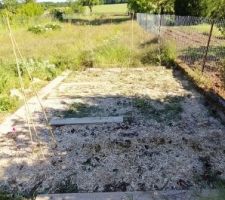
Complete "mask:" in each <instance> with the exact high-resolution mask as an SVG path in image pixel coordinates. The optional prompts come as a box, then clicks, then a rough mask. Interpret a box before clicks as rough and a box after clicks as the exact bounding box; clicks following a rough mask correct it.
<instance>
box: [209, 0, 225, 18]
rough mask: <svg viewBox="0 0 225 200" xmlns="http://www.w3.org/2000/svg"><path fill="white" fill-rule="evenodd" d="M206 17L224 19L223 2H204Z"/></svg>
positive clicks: (224, 2)
mask: <svg viewBox="0 0 225 200" xmlns="http://www.w3.org/2000/svg"><path fill="white" fill-rule="evenodd" d="M205 4H207V16H208V17H212V18H217V19H224V18H225V0H216V1H215V0H205Z"/></svg>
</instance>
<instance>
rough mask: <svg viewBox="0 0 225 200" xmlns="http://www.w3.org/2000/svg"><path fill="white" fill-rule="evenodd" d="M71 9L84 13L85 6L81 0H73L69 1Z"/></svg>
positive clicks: (74, 11)
mask: <svg viewBox="0 0 225 200" xmlns="http://www.w3.org/2000/svg"><path fill="white" fill-rule="evenodd" d="M69 5H70V8H71V10H72V11H73V13H84V10H85V7H84V6H83V5H82V2H81V1H80V0H79V1H72V2H70V3H69Z"/></svg>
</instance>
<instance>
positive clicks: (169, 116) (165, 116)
mask: <svg viewBox="0 0 225 200" xmlns="http://www.w3.org/2000/svg"><path fill="white" fill-rule="evenodd" d="M182 99H183V98H180V97H168V98H166V99H164V101H163V102H161V101H153V100H151V99H148V98H136V99H134V106H135V107H136V108H137V109H138V110H139V112H140V113H141V114H142V115H144V116H145V117H146V118H148V119H154V120H156V121H157V122H159V123H160V122H162V121H163V122H171V121H173V120H179V119H180V118H181V113H182V111H183V109H182V105H181V101H182Z"/></svg>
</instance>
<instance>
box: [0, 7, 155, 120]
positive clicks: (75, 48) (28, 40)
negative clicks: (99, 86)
mask: <svg viewBox="0 0 225 200" xmlns="http://www.w3.org/2000/svg"><path fill="white" fill-rule="evenodd" d="M117 6H121V7H123V6H124V5H121V4H120V5H115V7H117ZM100 7H101V6H100ZM109 7H110V6H109ZM115 10H116V9H115ZM112 17H113V18H114V19H115V20H116V21H115V22H110V23H109V21H103V22H102V17H101V16H96V15H95V16H91V17H90V16H89V17H88V18H89V20H94V21H95V22H98V21H101V23H100V24H98V23H97V24H96V25H94V24H93V25H85V24H84V25H80V24H70V23H59V22H57V24H59V25H60V27H61V30H59V31H46V32H43V33H40V34H35V33H32V32H29V31H28V28H29V27H30V26H33V25H42V26H45V25H46V24H51V23H54V24H55V22H52V21H51V19H50V18H46V19H43V18H42V17H41V19H38V20H34V19H33V20H32V19H31V20H30V21H29V23H28V24H26V25H24V24H23V25H19V24H13V26H12V29H13V33H14V36H15V38H16V40H17V43H18V46H19V47H20V50H21V52H22V54H23V56H24V58H25V59H26V63H24V65H26V66H27V67H28V68H29V69H30V70H31V71H32V75H33V77H35V78H38V79H41V80H42V81H49V80H51V79H53V78H54V77H56V76H57V75H58V74H59V73H60V72H61V71H63V70H65V69H71V70H80V69H84V68H88V67H142V66H146V65H149V64H151V63H154V62H152V61H151V60H145V62H142V59H141V58H142V56H143V55H144V53H145V52H146V51H147V49H148V48H149V46H151V45H152V44H148V45H145V46H141V43H146V44H147V43H148V41H149V40H151V39H153V37H152V36H150V35H146V34H144V32H143V30H142V29H141V28H140V27H139V25H138V24H137V23H136V22H134V27H133V31H134V38H133V40H132V37H131V35H132V23H131V20H130V19H129V17H125V16H112ZM105 18H106V19H107V17H105ZM105 18H104V19H105ZM81 19H82V20H86V19H87V17H83V18H81ZM104 19H103V20H104ZM0 43H1V45H0V72H1V73H0V76H2V77H1V79H0V105H2V108H1V110H0V115H3V113H4V116H5V114H7V112H11V111H13V110H15V109H16V108H17V107H18V105H20V103H18V104H17V103H13V101H14V100H13V99H11V98H10V97H9V95H10V90H11V89H13V88H19V87H20V86H19V81H18V75H17V71H16V65H15V58H14V55H13V52H12V45H11V43H10V39H9V37H8V31H7V29H6V27H5V28H3V29H1V31H0ZM132 43H133V47H134V48H133V49H132V48H131V47H132ZM156 48H157V45H153V46H152V47H151V49H152V50H153V51H154V49H156ZM50 66H54V67H53V68H51V67H50ZM22 70H23V79H24V81H25V87H26V89H29V88H30V81H29V79H28V76H27V74H26V71H25V68H24V66H22ZM36 86H37V85H36ZM37 87H38V86H37ZM3 98H4V101H3ZM11 103H12V104H11ZM0 107H1V106H0ZM1 113H2V114H1ZM0 118H1V117H0Z"/></svg>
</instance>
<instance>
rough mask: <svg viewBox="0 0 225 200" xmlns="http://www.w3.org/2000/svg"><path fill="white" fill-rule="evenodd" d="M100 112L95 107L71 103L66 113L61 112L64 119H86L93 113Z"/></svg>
mask: <svg viewBox="0 0 225 200" xmlns="http://www.w3.org/2000/svg"><path fill="white" fill-rule="evenodd" d="M101 111H102V110H101V109H100V108H99V107H97V106H94V105H93V106H92V105H88V104H84V103H73V104H71V105H70V106H69V109H68V110H67V111H64V112H63V115H64V116H65V117H88V116H90V115H91V114H93V113H100V112H101Z"/></svg>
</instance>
